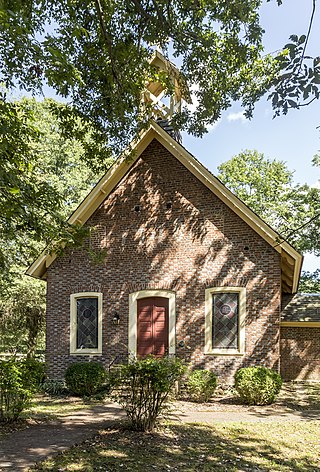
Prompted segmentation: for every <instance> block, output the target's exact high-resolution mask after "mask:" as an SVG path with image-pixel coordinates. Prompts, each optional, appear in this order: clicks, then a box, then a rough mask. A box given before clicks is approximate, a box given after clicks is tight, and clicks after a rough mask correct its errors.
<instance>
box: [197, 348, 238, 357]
mask: <svg viewBox="0 0 320 472" xmlns="http://www.w3.org/2000/svg"><path fill="white" fill-rule="evenodd" d="M204 354H205V355H206V356H244V355H245V352H240V351H235V350H231V349H230V351H220V350H214V351H208V352H205V353H204Z"/></svg>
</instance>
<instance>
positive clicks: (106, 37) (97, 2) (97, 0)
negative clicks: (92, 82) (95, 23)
mask: <svg viewBox="0 0 320 472" xmlns="http://www.w3.org/2000/svg"><path fill="white" fill-rule="evenodd" d="M95 5H96V10H97V13H98V18H99V23H100V28H101V32H102V35H103V38H104V40H105V42H106V44H107V48H108V52H109V57H110V61H111V70H112V75H113V78H114V80H115V81H116V83H117V84H118V86H119V88H120V89H121V88H122V84H121V81H120V80H119V78H118V73H117V71H116V68H115V65H114V59H113V50H112V37H111V35H110V34H109V33H108V31H107V28H106V24H105V21H104V18H103V10H102V6H101V3H100V0H95Z"/></svg>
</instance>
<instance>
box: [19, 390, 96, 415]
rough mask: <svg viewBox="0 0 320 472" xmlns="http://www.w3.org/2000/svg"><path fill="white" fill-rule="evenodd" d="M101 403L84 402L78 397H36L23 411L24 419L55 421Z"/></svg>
mask: <svg viewBox="0 0 320 472" xmlns="http://www.w3.org/2000/svg"><path fill="white" fill-rule="evenodd" d="M98 404H101V401H99V402H96V401H93V400H90V401H89V400H88V401H85V400H83V399H82V398H78V397H60V398H59V397H58V398H52V397H49V396H44V395H41V396H40V395H39V396H36V397H35V398H34V399H33V401H32V403H31V405H30V407H29V408H28V409H27V410H26V411H25V414H24V416H25V418H33V419H46V418H47V419H55V418H59V417H61V416H68V415H71V414H72V413H74V412H76V411H79V410H86V409H89V408H92V407H94V406H96V405H98Z"/></svg>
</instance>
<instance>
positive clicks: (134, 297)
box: [128, 290, 176, 357]
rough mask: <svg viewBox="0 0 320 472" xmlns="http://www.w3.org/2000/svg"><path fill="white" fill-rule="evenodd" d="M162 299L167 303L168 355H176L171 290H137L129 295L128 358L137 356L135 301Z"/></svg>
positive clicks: (174, 314)
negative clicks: (153, 298) (151, 298)
mask: <svg viewBox="0 0 320 472" xmlns="http://www.w3.org/2000/svg"><path fill="white" fill-rule="evenodd" d="M150 297H163V298H167V299H168V302H169V313H168V315H169V320H168V325H169V330H168V338H169V339H168V344H169V355H172V356H173V355H175V353H176V294H175V292H172V291H171V290H139V291H138V292H133V293H130V295H129V326H128V351H129V355H130V356H134V357H136V356H137V306H138V303H137V301H138V300H140V299H141V298H150Z"/></svg>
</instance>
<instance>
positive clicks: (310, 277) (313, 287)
mask: <svg viewBox="0 0 320 472" xmlns="http://www.w3.org/2000/svg"><path fill="white" fill-rule="evenodd" d="M299 291H300V292H303V293H320V269H317V270H315V271H314V272H303V273H302V275H301V278H300V283H299Z"/></svg>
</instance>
